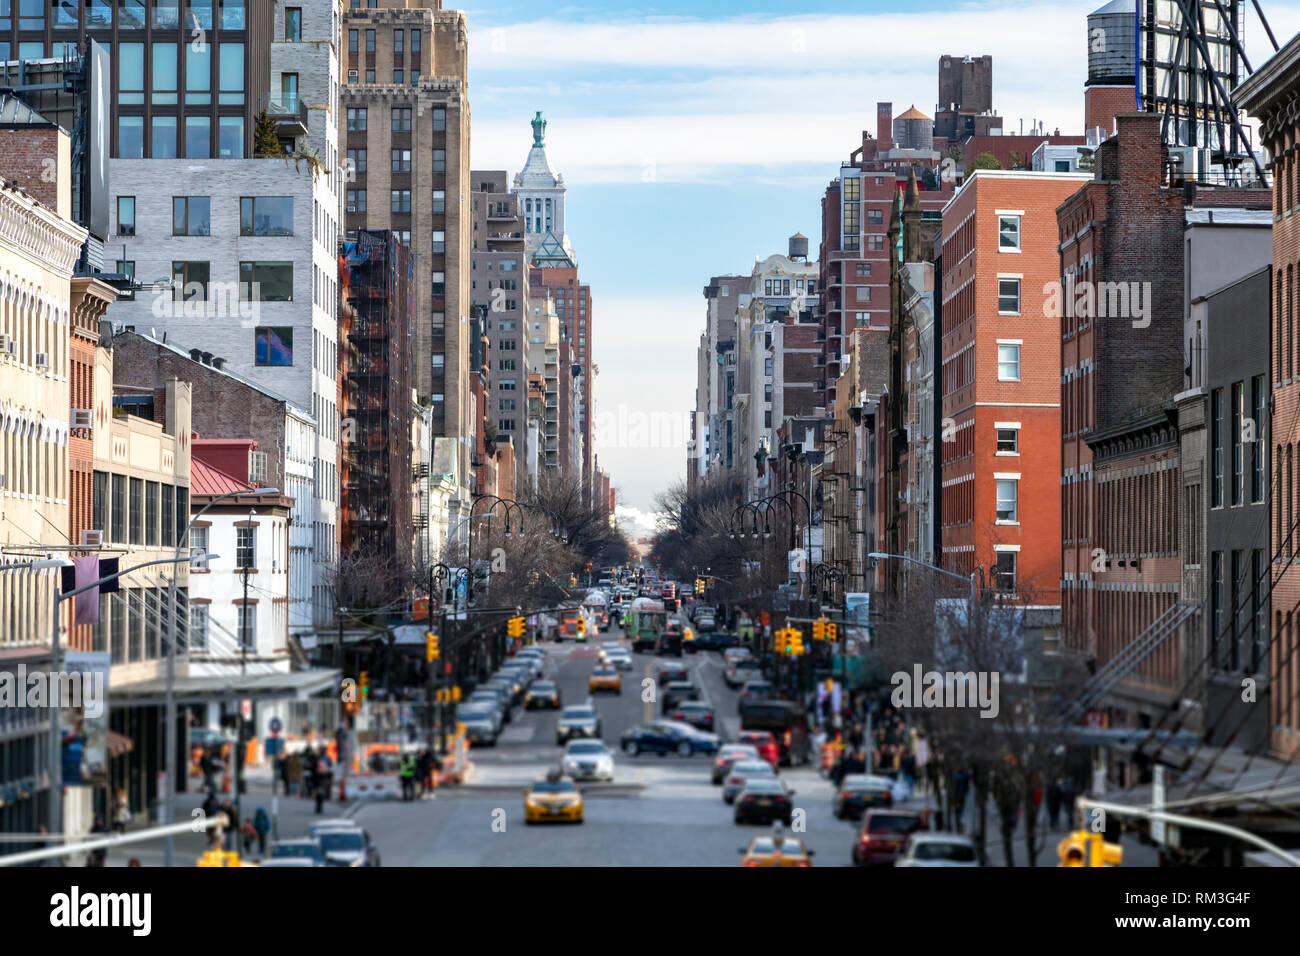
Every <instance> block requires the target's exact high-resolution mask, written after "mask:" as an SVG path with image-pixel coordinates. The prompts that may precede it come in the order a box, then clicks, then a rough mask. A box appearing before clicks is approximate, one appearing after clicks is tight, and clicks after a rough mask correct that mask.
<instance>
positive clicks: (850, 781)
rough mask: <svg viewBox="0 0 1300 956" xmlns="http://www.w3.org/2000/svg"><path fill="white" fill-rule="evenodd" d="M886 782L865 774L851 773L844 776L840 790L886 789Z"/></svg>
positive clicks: (887, 783)
mask: <svg viewBox="0 0 1300 956" xmlns="http://www.w3.org/2000/svg"><path fill="white" fill-rule="evenodd" d="M889 786H890V783H889V781H888V780H881V779H880V778H878V777H869V776H867V775H866V774H859V773H851V774H848V775H847V776H845V778H844V783H843V785H842V789H844V790H880V789H882V788H888V787H889Z"/></svg>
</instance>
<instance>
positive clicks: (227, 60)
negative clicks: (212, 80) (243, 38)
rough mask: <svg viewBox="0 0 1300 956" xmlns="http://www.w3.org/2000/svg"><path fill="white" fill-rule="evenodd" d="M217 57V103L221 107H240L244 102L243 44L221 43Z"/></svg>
mask: <svg viewBox="0 0 1300 956" xmlns="http://www.w3.org/2000/svg"><path fill="white" fill-rule="evenodd" d="M218 57H219V58H220V66H219V68H218V70H219V76H218V82H217V102H218V103H220V104H221V105H222V106H241V105H243V102H244V44H242V43H226V42H223V43H222V44H221V46H220V48H219V52H218Z"/></svg>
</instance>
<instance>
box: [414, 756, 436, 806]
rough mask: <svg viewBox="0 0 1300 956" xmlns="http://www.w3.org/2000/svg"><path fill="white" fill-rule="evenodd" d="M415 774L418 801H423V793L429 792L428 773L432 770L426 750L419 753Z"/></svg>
mask: <svg viewBox="0 0 1300 956" xmlns="http://www.w3.org/2000/svg"><path fill="white" fill-rule="evenodd" d="M415 769H416V773H417V774H418V775H419V781H420V799H422V800H423V799H424V795H425V793H427V792H428V790H429V773H430V771H432V770H433V761H432V760H431V759H430V757H429V751H428V748H424V749H422V750H421V751H420V756H419V757H417V758H416V761H415Z"/></svg>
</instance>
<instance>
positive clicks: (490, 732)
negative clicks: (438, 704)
mask: <svg viewBox="0 0 1300 956" xmlns="http://www.w3.org/2000/svg"><path fill="white" fill-rule="evenodd" d="M456 719H457V721H459V722H460V723H462V724H464V725H465V739H466V740H468V741H469V742H470V743H471V744H473V745H475V746H478V747H495V746H496V742H497V735H498V734H499V733H501V725H500V723H499V722H498V720H499V718H498V716H497V712H496V710H495V709H493V707H492V705H491V704H473V703H471V704H462V705H461V706H460V709H459V710H458V711H457V713H456Z"/></svg>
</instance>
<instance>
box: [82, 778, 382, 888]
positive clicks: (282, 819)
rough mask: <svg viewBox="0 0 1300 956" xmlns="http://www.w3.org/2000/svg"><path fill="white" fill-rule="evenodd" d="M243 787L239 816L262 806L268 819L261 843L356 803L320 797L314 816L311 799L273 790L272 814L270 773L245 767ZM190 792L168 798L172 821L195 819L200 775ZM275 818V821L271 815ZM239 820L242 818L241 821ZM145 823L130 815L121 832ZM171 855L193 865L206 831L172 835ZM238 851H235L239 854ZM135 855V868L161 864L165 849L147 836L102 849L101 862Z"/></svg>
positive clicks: (346, 811)
mask: <svg viewBox="0 0 1300 956" xmlns="http://www.w3.org/2000/svg"><path fill="white" fill-rule="evenodd" d="M245 774H246V776H245V781H244V782H245V789H246V792H245V793H244V795H243V799H242V801H241V803H242V807H241V813H242V816H243V818H244V819H252V816H253V814H254V813H256V812H257V808H258V807H263V808H265V809H266V812H267V813H268V814H270V815H271V817H272V829H271V833H270V834H268V836H267V843H268V844H269V843H271V842H272V841H273V840H275V839H276V838H277V836H278V838H279V839H288V838H291V837H296V836H303V835H305V834H306V832H307V827H308V825H309V824H310V823H311V822H312V821H313V820H315V819H323V818H326V817H340V816H350V815H351V814H352V813H353V812H354V811H355V809H356V807H357V801H355V800H349V801H348V802H346V803H339V801H338V800H337V799H331V800H327V801H325V805H324V807H323V808H322V810H321V814H320V817H319V818H318V817H317V816H316V801H315V800H314V799H305V798H303V797H286V796H285V795H284V794H283V793H279V794H278V796H277V797H276V798H275V801H276V804H275V805H276V806H277V807H278V813H273V812H272V806H273V804H272V798H271V771H270V769H269V768H268V767H248V768H246V770H245ZM189 786H190V791H189V792H187V793H178V794H177V795H176V797H175V799H174V800H173V801H172V805H173V815H174V819H175V822H177V823H183V822H184V821H186V820H192V819H196V818H197V811H198V810H199V808H200V807H201V806H202V805H203V801H204V800H205V799H206V795H205V794H204V792H203V789H202V786H203V778H202V777H190V780H189ZM282 787H283V785H282V784H280V783H279V782H277V783H276V789H277V791H279V790H281V789H282ZM227 796H229V797H231V798H232V799H233V797H234V794H233V793H230V794H223V793H220V792H218V793H217V799H218V800H220V801H224V800H225V798H226V797H227ZM332 796H333V797H336V798H337V796H338V784H337V782H336V783H335V785H334V787H333V788H332ZM277 817H278V819H277ZM241 822H242V821H241ZM151 826H157V821H156V820H154V819H145V818H144V817H142V816H136V817H135V819H134V820H132V822H131V825H130V826H129V827H127V832H128V833H129V832H131V831H132V830H143V829H146V828H148V827H151ZM174 841H175V848H176V849H175V856H174V858H173V863H174V864H175V865H176V866H193V865H194V864H195V862H196V861H197V860H198V858H199V857H200V856H201V855H202V854H203V852H204V851H205V850H207V848H208V835H207V833H206V832H199V833H179V834H177V835H176V836H175V838H174ZM242 852H243V850H242V848H241V849H240V853H241V854H242ZM131 857H135V858H136V859H138V860H139V861H140V864H141V866H163V865H164V860H165V859H166V849H165V846H164V842H163V840H162V839H157V840H150V841H148V842H144V843H133V844H130V845H128V846H124V847H118V848H115V849H112V850H110V851H109V852H108V859H107V864H106V865H107V866H126V865H127V862H128V861H129V860H130V859H131ZM250 859H259V857H258V854H257V844H256V843H254V844H253V853H252V855H251V857H250Z"/></svg>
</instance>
